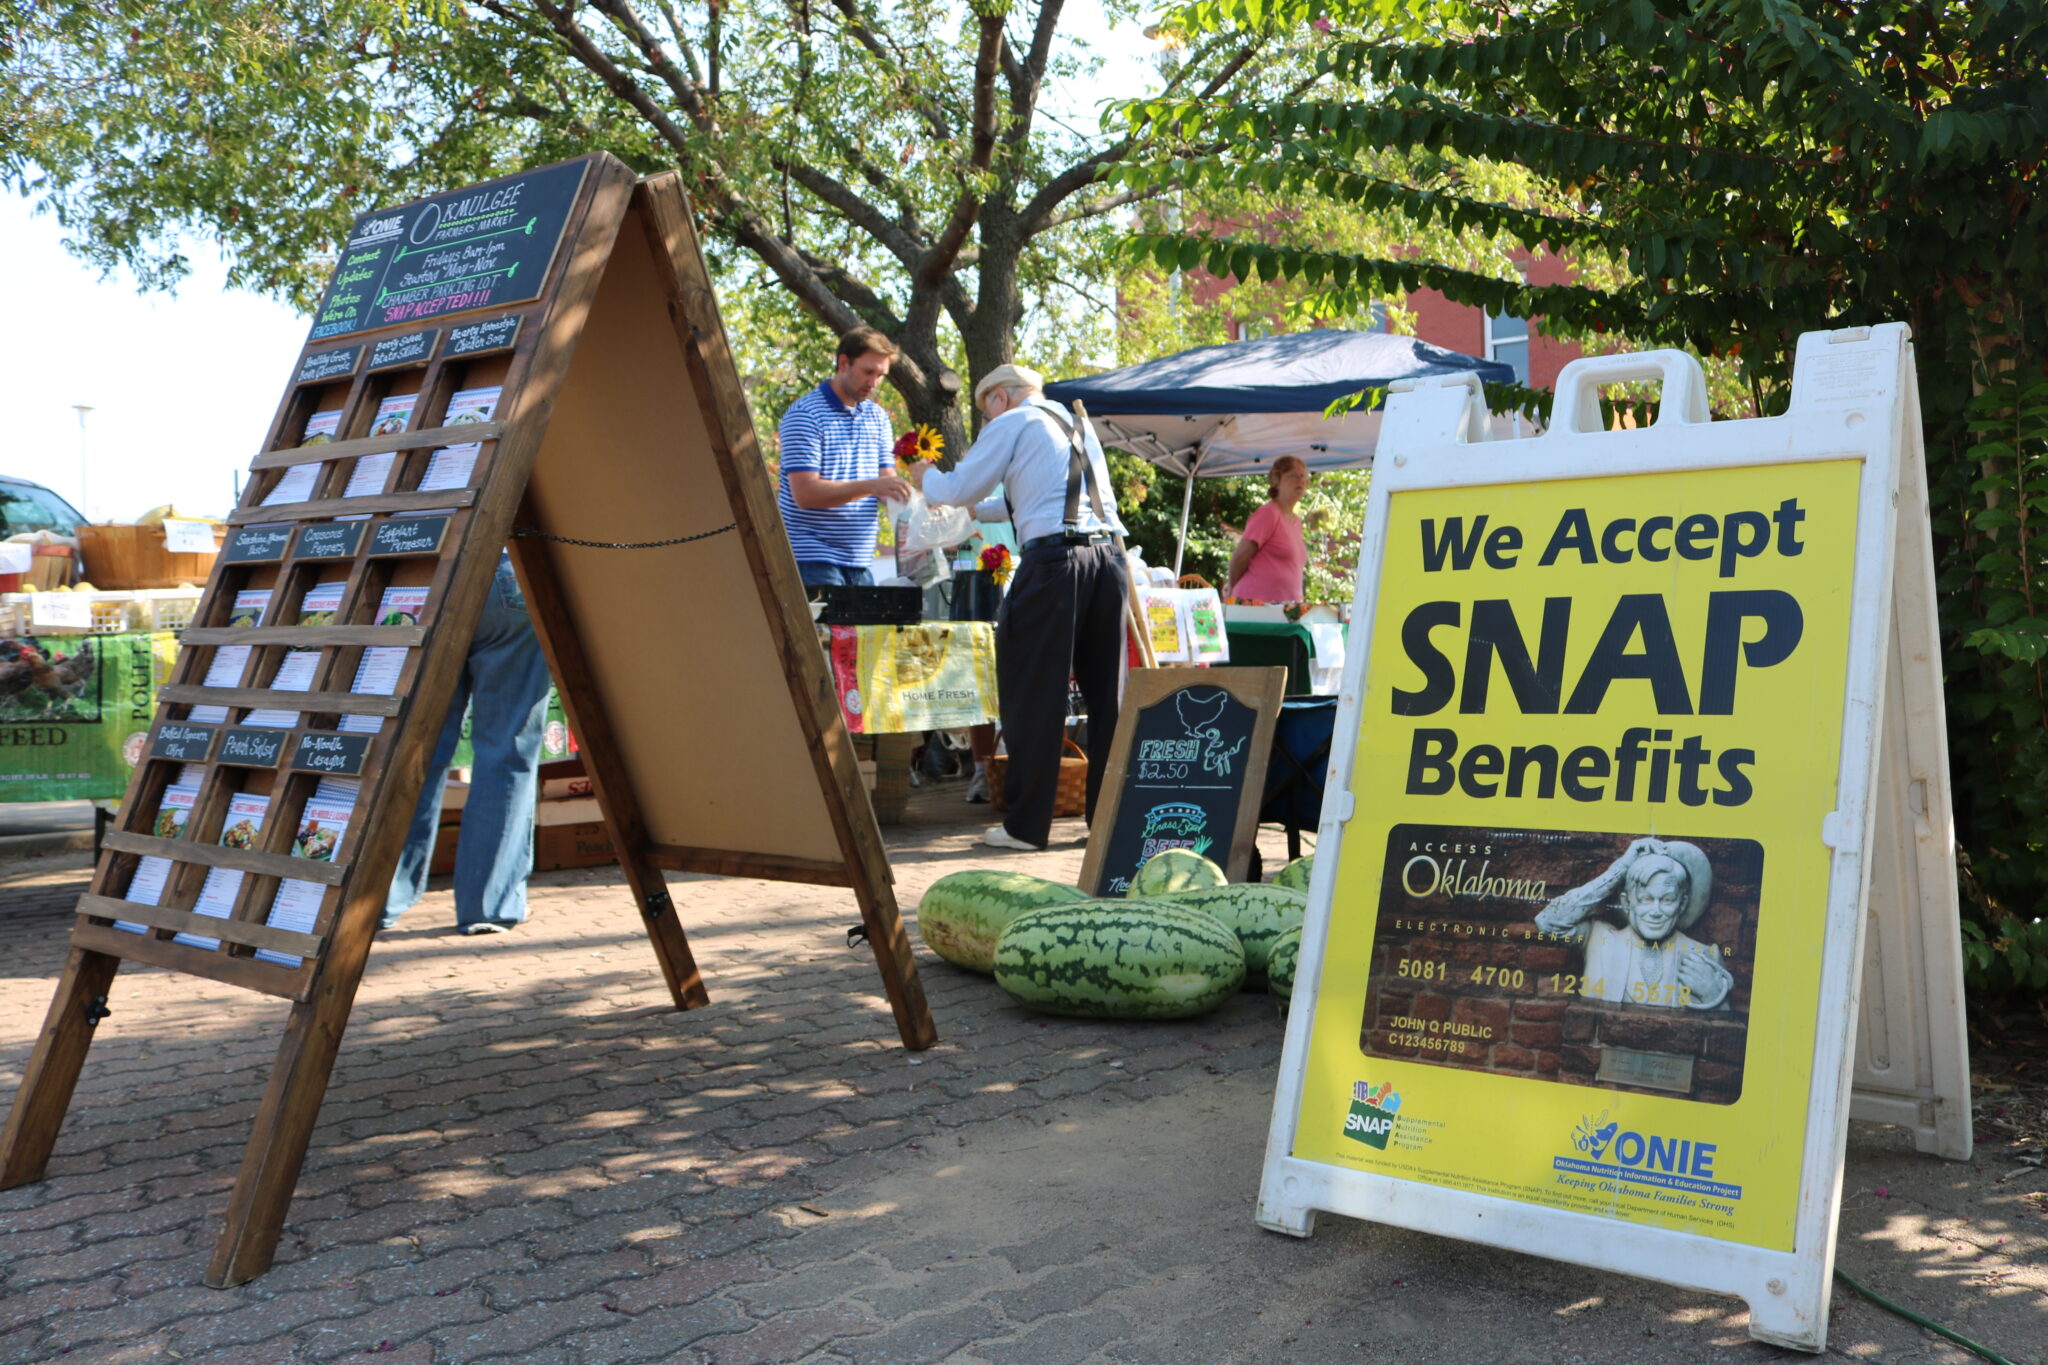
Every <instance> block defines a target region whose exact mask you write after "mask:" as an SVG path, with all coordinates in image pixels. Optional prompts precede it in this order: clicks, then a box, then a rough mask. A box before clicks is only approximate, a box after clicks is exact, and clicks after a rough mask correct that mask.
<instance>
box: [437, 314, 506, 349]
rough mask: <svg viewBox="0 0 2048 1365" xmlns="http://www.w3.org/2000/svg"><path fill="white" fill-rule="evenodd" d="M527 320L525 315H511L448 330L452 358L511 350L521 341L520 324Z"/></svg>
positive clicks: (465, 324) (467, 323)
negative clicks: (513, 345)
mask: <svg viewBox="0 0 2048 1365" xmlns="http://www.w3.org/2000/svg"><path fill="white" fill-rule="evenodd" d="M525 320H526V314H524V313H511V314H508V315H507V316H505V317H502V318H492V319H491V320H490V321H488V322H466V323H464V324H463V325H462V326H460V327H450V328H449V329H448V350H447V352H446V354H448V355H450V356H458V355H482V354H483V353H484V352H485V351H504V350H510V349H511V347H512V344H513V343H514V342H516V341H518V340H519V324H520V323H521V322H523V321H525Z"/></svg>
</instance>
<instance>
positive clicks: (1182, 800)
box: [1081, 668, 1287, 896]
mask: <svg viewBox="0 0 2048 1365" xmlns="http://www.w3.org/2000/svg"><path fill="white" fill-rule="evenodd" d="M1286 687H1287V670H1285V669H1283V668H1153V669H1140V670H1134V671H1133V672H1132V674H1131V680H1130V685H1129V687H1128V688H1127V689H1126V691H1125V694H1124V704H1123V710H1122V712H1121V714H1120V717H1119V719H1118V721H1117V730H1116V742H1115V744H1114V745H1113V746H1112V747H1111V749H1110V759H1109V768H1108V771H1107V772H1106V774H1105V775H1104V778H1103V785H1102V799H1101V800H1099V801H1098V802H1097V803H1096V811H1095V826H1094V828H1093V829H1091V830H1090V831H1089V833H1088V853H1087V856H1086V857H1085V858H1084V859H1083V860H1082V864H1081V889H1082V890H1084V891H1087V892H1088V893H1089V894H1091V895H1097V896H1121V895H1123V894H1124V892H1125V891H1127V890H1129V888H1130V884H1131V878H1132V877H1134V876H1135V875H1137V871H1138V869H1139V868H1140V867H1141V866H1143V865H1144V862H1145V860H1146V859H1147V858H1150V857H1151V856H1152V855H1153V854H1155V853H1159V852H1161V851H1162V850H1165V849H1169V848H1186V849H1191V850H1193V851H1194V852H1196V853H1199V854H1201V855H1202V856H1203V857H1205V858H1207V859H1209V860H1210V861H1211V862H1213V863H1217V864H1219V865H1220V866H1221V867H1222V868H1223V870H1224V872H1225V874H1226V875H1228V876H1229V878H1230V880H1231V881H1233V882H1237V881H1242V880H1244V876H1245V870H1246V867H1247V865H1248V864H1249V862H1250V859H1251V851H1252V841H1253V839H1254V837H1255V836H1256V835H1257V833H1258V819H1259V800H1260V797H1261V796H1262V795H1263V794H1264V792H1265V786H1266V759H1267V756H1268V754H1269V753H1270V751H1271V748H1272V743H1273V725H1274V721H1275V720H1276V719H1277V718H1278V716H1279V713H1280V698H1281V696H1282V695H1283V694H1284V692H1285V691H1286Z"/></svg>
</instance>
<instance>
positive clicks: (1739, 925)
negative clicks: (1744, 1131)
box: [1358, 825, 1763, 1104]
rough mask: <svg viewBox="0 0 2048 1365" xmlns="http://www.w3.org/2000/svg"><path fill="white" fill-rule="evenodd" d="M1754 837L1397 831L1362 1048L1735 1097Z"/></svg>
mask: <svg viewBox="0 0 2048 1365" xmlns="http://www.w3.org/2000/svg"><path fill="white" fill-rule="evenodd" d="M1762 865H1763V845H1761V844H1759V843H1757V842H1756V841H1755V840H1753V839H1715V838H1697V839H1685V838H1677V837H1670V836H1648V835H1646V836H1637V837H1633V838H1631V837H1630V836H1628V835H1624V834H1578V833H1569V834H1568V833H1557V832H1553V831H1547V830H1495V829H1475V828H1465V827H1446V826H1437V825H1401V826H1397V827H1396V828H1395V829H1394V831H1393V833H1392V834H1391V835H1389V836H1388V840H1387V857H1386V874H1385V877H1384V880H1383V882H1382V885H1381V892H1380V901H1379V919H1378V924H1377V927H1376V929H1375V932H1374V935H1373V946H1372V965H1371V969H1370V972H1369V976H1368V983H1367V990H1366V998H1365V1010H1364V1015H1363V1019H1362V1022H1361V1026H1360V1030H1359V1040H1358V1047H1359V1051H1360V1052H1361V1053H1363V1054H1364V1055H1365V1056H1367V1057H1398V1058H1404V1059H1407V1060H1411V1061H1417V1062H1425V1063H1428V1064H1430V1065H1434V1066H1450V1067H1463V1068H1467V1069H1470V1070H1476V1071H1486V1072H1491V1073H1493V1074H1495V1075H1504V1076H1526V1077H1530V1078H1533V1079H1535V1080H1542V1081H1562V1082H1565V1083H1568V1084H1572V1085H1583V1086H1592V1087H1597V1088H1599V1089H1606V1090H1622V1091H1629V1090H1634V1091H1641V1092H1645V1093H1650V1094H1669V1095H1678V1096H1683V1097H1685V1098H1688V1099H1694V1100H1700V1101H1704V1102H1706V1103H1710V1104H1732V1103H1733V1102H1734V1101H1735V1100H1736V1099H1738V1098H1739V1097H1740V1096H1741V1093H1742V1076H1743V1064H1744V1059H1745V1052H1746V1048H1747V1043H1748V1037H1749V1015H1750V996H1751V988H1752V982H1753V980H1754V977H1755V963H1756V931H1757V911H1758V904H1759V892H1760V886H1761V880H1762V879H1761V871H1762Z"/></svg>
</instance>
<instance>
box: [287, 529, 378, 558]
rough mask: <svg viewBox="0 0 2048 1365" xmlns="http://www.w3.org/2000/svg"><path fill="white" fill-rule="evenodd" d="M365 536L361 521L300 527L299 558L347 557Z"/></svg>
mask: <svg viewBox="0 0 2048 1365" xmlns="http://www.w3.org/2000/svg"><path fill="white" fill-rule="evenodd" d="M362 538H363V523H361V522H360V521H330V522H321V523H318V524H316V525H313V526H304V527H301V528H300V529H299V548H298V549H297V550H296V551H294V552H293V553H294V557H295V558H298V559H347V558H348V557H349V556H350V555H353V554H354V553H355V552H356V546H357V544H358V543H360V542H361V540H362Z"/></svg>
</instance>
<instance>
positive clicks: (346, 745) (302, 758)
mask: <svg viewBox="0 0 2048 1365" xmlns="http://www.w3.org/2000/svg"><path fill="white" fill-rule="evenodd" d="M372 738H374V736H371V735H336V734H328V733H325V732H320V731H316V732H314V733H312V734H308V735H301V736H300V737H299V747H298V748H297V749H295V750H293V751H292V767H293V768H294V769H296V770H297V771H299V772H302V773H326V774H330V775H338V776H343V777H358V776H360V775H361V774H362V771H363V756H364V755H365V754H367V753H369V752H370V740H371V739H372Z"/></svg>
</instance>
